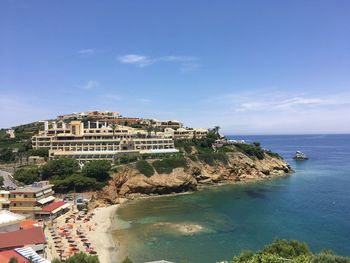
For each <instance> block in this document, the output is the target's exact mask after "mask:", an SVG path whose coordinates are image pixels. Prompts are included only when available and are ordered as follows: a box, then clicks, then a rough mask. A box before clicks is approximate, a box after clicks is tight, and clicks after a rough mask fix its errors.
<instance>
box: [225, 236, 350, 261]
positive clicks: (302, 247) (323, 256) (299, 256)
mask: <svg viewBox="0 0 350 263" xmlns="http://www.w3.org/2000/svg"><path fill="white" fill-rule="evenodd" d="M262 262H273V263H284V262H293V263H321V262H322V263H323V262H324V263H350V258H346V257H341V256H337V255H335V254H334V253H333V252H321V253H319V254H313V253H312V252H311V251H310V249H309V247H308V246H307V244H305V243H301V242H298V241H296V240H291V241H289V240H275V241H274V242H273V243H272V244H270V245H267V246H266V247H265V248H264V249H263V250H261V251H258V252H257V253H253V252H250V251H244V252H242V253H241V254H240V255H239V256H235V257H234V258H233V259H232V261H231V263H262Z"/></svg>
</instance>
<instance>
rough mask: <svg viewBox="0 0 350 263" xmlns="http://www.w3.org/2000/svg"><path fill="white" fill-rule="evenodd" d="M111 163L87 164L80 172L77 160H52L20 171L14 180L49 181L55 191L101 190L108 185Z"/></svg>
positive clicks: (25, 181) (98, 161)
mask: <svg viewBox="0 0 350 263" xmlns="http://www.w3.org/2000/svg"><path fill="white" fill-rule="evenodd" d="M110 171H111V163H110V162H109V161H106V160H97V161H91V162H89V163H86V164H85V166H84V168H83V169H82V170H80V166H79V162H78V161H77V160H75V159H68V158H61V159H57V160H51V161H49V162H48V163H47V164H45V165H43V166H42V167H37V166H27V167H22V168H20V169H18V170H17V171H16V172H15V174H14V178H15V179H16V180H17V181H19V182H22V183H24V184H32V183H33V182H35V181H40V180H41V179H42V180H49V181H50V182H51V183H53V184H54V185H55V187H54V188H55V191H56V192H60V193H66V192H69V191H74V190H75V191H86V190H99V189H101V188H102V187H103V186H105V185H106V183H107V181H108V180H109V178H110V174H109V173H110Z"/></svg>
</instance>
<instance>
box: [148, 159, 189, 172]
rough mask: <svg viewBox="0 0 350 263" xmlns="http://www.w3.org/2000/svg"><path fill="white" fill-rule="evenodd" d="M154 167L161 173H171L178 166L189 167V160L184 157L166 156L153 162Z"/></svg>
mask: <svg viewBox="0 0 350 263" xmlns="http://www.w3.org/2000/svg"><path fill="white" fill-rule="evenodd" d="M152 165H153V167H154V169H156V171H157V172H158V173H160V174H170V173H171V172H172V171H173V169H175V168H178V167H183V168H187V162H186V160H185V159H184V158H183V157H175V158H165V159H163V160H156V161H154V162H153V163H152Z"/></svg>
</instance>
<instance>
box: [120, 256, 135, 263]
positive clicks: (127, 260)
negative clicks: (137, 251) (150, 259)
mask: <svg viewBox="0 0 350 263" xmlns="http://www.w3.org/2000/svg"><path fill="white" fill-rule="evenodd" d="M122 263H133V262H132V260H131V259H130V258H129V257H126V258H124V259H123V261H122Z"/></svg>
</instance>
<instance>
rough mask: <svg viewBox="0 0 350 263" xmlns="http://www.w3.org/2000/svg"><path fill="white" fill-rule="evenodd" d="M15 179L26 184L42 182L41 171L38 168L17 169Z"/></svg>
mask: <svg viewBox="0 0 350 263" xmlns="http://www.w3.org/2000/svg"><path fill="white" fill-rule="evenodd" d="M13 177H14V178H15V179H16V180H17V181H19V182H21V183H24V184H32V183H34V182H37V181H40V171H39V168H38V167H36V166H30V167H24V168H20V169H17V170H16V171H15V173H14V175H13Z"/></svg>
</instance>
